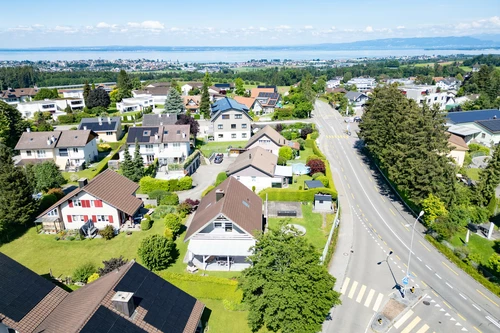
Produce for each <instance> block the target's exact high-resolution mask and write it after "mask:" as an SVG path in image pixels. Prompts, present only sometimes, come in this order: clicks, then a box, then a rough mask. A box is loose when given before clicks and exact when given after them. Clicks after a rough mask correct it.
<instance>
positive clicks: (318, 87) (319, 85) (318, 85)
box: [313, 75, 326, 93]
mask: <svg viewBox="0 0 500 333" xmlns="http://www.w3.org/2000/svg"><path fill="white" fill-rule="evenodd" d="M325 88H326V75H321V76H320V77H319V78H318V79H317V80H316V82H315V83H314V85H313V90H314V91H315V92H316V93H322V92H324V91H325Z"/></svg>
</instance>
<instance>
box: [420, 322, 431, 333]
mask: <svg viewBox="0 0 500 333" xmlns="http://www.w3.org/2000/svg"><path fill="white" fill-rule="evenodd" d="M428 329H429V325H427V324H425V325H424V326H422V327H421V328H420V329H419V330H418V331H417V333H425V332H427V330H428Z"/></svg>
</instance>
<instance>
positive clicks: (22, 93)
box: [0, 88, 38, 99]
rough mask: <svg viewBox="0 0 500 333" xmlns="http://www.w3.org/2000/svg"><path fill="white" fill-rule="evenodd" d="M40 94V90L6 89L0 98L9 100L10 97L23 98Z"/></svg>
mask: <svg viewBox="0 0 500 333" xmlns="http://www.w3.org/2000/svg"><path fill="white" fill-rule="evenodd" d="M37 93H38V88H19V89H6V90H1V91H0V98H2V99H4V98H8V97H9V95H14V96H16V97H17V98H19V97H22V96H35V95H36V94H37Z"/></svg>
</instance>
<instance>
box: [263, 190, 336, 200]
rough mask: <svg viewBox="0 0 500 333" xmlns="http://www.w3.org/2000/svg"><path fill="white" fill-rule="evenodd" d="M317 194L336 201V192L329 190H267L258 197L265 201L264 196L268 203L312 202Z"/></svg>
mask: <svg viewBox="0 0 500 333" xmlns="http://www.w3.org/2000/svg"><path fill="white" fill-rule="evenodd" d="M317 193H323V194H331V195H332V198H333V199H334V200H336V199H337V192H336V191H335V190H332V189H329V188H314V189H310V190H289V189H279V188H267V189H265V190H262V191H260V192H259V196H260V197H261V198H262V199H263V200H265V199H266V194H267V199H268V200H269V201H300V202H304V201H314V195H315V194H317Z"/></svg>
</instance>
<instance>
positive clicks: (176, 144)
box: [173, 142, 181, 150]
mask: <svg viewBox="0 0 500 333" xmlns="http://www.w3.org/2000/svg"><path fill="white" fill-rule="evenodd" d="M173 145H174V150H179V149H180V148H181V143H180V142H174V143H173Z"/></svg>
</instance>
